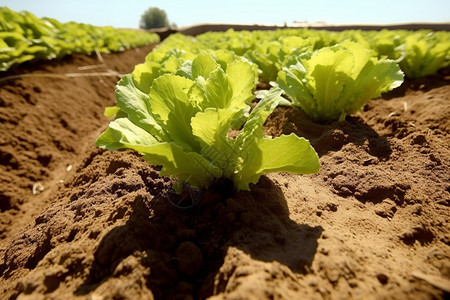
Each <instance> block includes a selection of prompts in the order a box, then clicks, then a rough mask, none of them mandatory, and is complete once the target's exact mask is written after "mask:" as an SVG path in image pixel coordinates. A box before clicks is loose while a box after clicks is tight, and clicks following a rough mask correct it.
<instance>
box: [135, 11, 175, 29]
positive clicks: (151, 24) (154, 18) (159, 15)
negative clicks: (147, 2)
mask: <svg viewBox="0 0 450 300" xmlns="http://www.w3.org/2000/svg"><path fill="white" fill-rule="evenodd" d="M139 27H141V28H144V29H152V28H162V27H169V19H168V18H167V14H166V12H165V11H164V10H162V9H160V8H158V7H150V8H148V9H147V10H146V11H145V12H144V13H143V14H142V16H141V21H140V23H139Z"/></svg>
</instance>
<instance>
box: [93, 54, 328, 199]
mask: <svg viewBox="0 0 450 300" xmlns="http://www.w3.org/2000/svg"><path fill="white" fill-rule="evenodd" d="M187 66H189V67H187ZM187 66H185V67H184V69H183V72H182V74H184V76H179V75H174V74H164V75H162V76H160V77H158V78H156V79H155V80H154V81H153V83H152V85H151V87H150V91H149V94H145V93H143V92H142V91H141V90H140V89H138V88H137V87H136V85H135V82H134V80H133V78H132V76H131V75H126V76H124V77H123V78H122V79H121V81H120V82H119V84H118V87H117V90H116V100H117V109H116V111H117V110H118V113H117V116H121V117H119V118H117V119H116V120H114V121H112V122H111V123H110V124H109V127H108V129H107V130H106V131H105V132H104V133H102V134H101V135H100V136H99V138H98V139H97V142H96V144H97V146H100V147H104V148H106V149H109V150H117V149H123V148H128V149H134V150H135V151H137V152H139V153H140V154H142V155H143V158H144V159H145V160H147V161H148V162H149V163H151V164H155V165H162V170H161V175H169V176H171V177H174V178H177V179H178V181H177V185H176V186H175V187H174V188H175V190H176V191H181V187H182V185H183V184H184V183H187V184H189V185H190V186H192V187H208V186H209V185H210V184H212V183H213V182H214V180H215V179H219V178H223V177H224V178H229V179H231V180H232V181H233V183H234V186H235V188H236V189H237V190H248V189H249V184H250V183H256V182H257V181H258V179H259V177H260V176H261V175H262V174H265V173H269V172H275V171H287V172H292V173H315V172H317V171H318V170H319V159H318V156H317V154H316V152H315V151H314V149H313V148H312V147H311V145H310V144H309V142H308V141H307V140H305V139H304V138H299V137H297V136H296V135H294V134H291V135H289V136H281V137H278V138H274V139H272V138H270V137H265V136H264V132H263V127H262V126H263V124H264V122H265V120H266V118H267V117H268V116H269V114H270V113H271V112H272V111H273V110H274V109H275V107H276V106H277V104H278V102H279V101H280V100H281V93H282V91H281V90H280V89H278V88H274V89H272V90H271V91H270V92H269V93H267V95H266V96H265V97H264V98H263V99H261V100H260V101H259V103H258V104H257V105H256V107H255V108H254V109H253V110H252V111H251V112H250V113H248V111H249V101H251V100H252V99H253V98H254V96H253V93H252V91H253V89H254V87H255V78H254V76H255V75H254V71H253V67H252V65H251V64H250V63H248V62H245V61H239V60H238V61H234V62H231V63H228V64H227V66H226V71H225V70H224V69H223V68H222V67H221V66H220V64H219V63H217V62H216V61H215V60H214V59H213V57H212V56H211V55H209V54H206V53H202V54H200V55H199V56H197V57H196V58H195V59H194V60H193V61H192V63H191V64H187ZM232 133H233V134H232ZM233 136H234V137H233Z"/></svg>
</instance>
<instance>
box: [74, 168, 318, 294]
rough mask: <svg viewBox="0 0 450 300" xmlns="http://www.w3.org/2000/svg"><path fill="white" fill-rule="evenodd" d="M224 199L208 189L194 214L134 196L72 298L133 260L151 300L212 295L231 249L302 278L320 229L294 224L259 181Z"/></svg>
mask: <svg viewBox="0 0 450 300" xmlns="http://www.w3.org/2000/svg"><path fill="white" fill-rule="evenodd" d="M223 195H224V194H223V192H220V189H219V192H218V190H217V189H215V188H214V187H213V188H210V189H209V190H208V191H206V192H205V194H204V195H203V197H202V198H201V200H200V201H199V204H198V205H197V206H196V207H195V208H192V209H186V210H182V209H177V208H174V207H173V206H172V205H171V204H170V203H169V201H167V199H165V198H164V197H163V196H162V195H160V196H155V197H154V198H153V199H151V200H149V199H146V198H144V197H142V196H140V197H139V196H138V197H136V198H135V200H134V202H132V204H131V207H132V211H133V213H132V215H131V217H130V219H129V220H128V221H127V222H126V224H125V225H123V226H118V227H115V228H114V229H113V230H111V231H110V232H109V233H108V234H107V235H106V236H105V237H104V238H103V239H102V240H101V242H100V243H99V246H98V248H97V251H96V253H95V261H94V263H93V265H92V267H91V269H90V273H89V276H88V279H87V280H86V281H85V282H84V283H83V284H81V285H80V286H79V287H78V289H77V291H76V294H77V295H85V294H88V293H90V292H91V291H93V290H95V289H96V288H97V287H98V286H99V285H100V284H102V283H104V282H105V281H107V280H108V279H109V278H111V277H118V276H122V275H124V274H122V273H121V272H124V271H123V268H118V265H119V264H120V263H121V262H122V261H124V260H125V259H126V258H127V257H129V256H132V255H133V256H137V257H139V260H140V264H141V265H142V266H144V268H145V269H147V270H150V271H149V273H150V275H145V280H146V285H147V287H148V288H149V289H150V290H151V291H152V293H153V296H154V297H155V299H167V298H169V299H172V298H177V299H178V298H179V299H182V298H185V297H193V298H194V299H203V298H207V297H209V296H211V295H212V294H213V290H214V281H215V277H216V275H217V274H218V273H219V269H220V267H221V266H222V265H223V264H224V259H225V255H226V253H227V250H228V249H229V248H230V247H235V248H237V249H240V250H242V251H243V252H245V253H246V254H248V255H249V256H250V257H251V258H252V259H255V260H259V261H263V262H273V261H277V262H279V263H281V264H283V265H285V266H287V267H289V268H290V269H291V270H292V271H293V272H296V273H305V272H306V270H307V269H308V267H309V266H311V264H312V261H313V259H314V255H315V253H316V249H317V240H318V238H319V237H320V235H321V233H322V231H323V229H322V228H321V227H311V226H308V225H306V224H297V223H295V222H294V221H292V220H291V219H290V218H289V212H288V208H287V203H286V200H285V198H284V196H283V193H282V191H281V189H280V188H279V187H277V186H276V185H275V184H274V183H273V182H271V181H270V180H269V179H267V178H265V177H264V176H263V177H261V179H260V181H259V183H258V184H257V185H254V186H253V187H252V190H251V192H239V193H237V194H235V195H234V196H232V197H223ZM118 269H120V270H119V271H118ZM125 275H126V274H125ZM216 291H217V289H216Z"/></svg>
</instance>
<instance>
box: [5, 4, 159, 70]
mask: <svg viewBox="0 0 450 300" xmlns="http://www.w3.org/2000/svg"><path fill="white" fill-rule="evenodd" d="M158 41H159V37H158V35H156V34H151V33H148V32H145V31H138V30H125V29H115V28H113V27H111V26H106V27H98V26H93V25H88V24H81V23H75V22H68V23H60V22H58V21H57V20H55V19H51V18H42V19H40V18H38V17H36V16H35V15H33V14H32V13H30V12H27V11H23V12H20V13H17V12H15V11H12V10H11V9H9V8H7V7H0V71H6V70H8V69H9V68H11V67H12V66H14V65H19V64H21V63H24V62H27V61H36V60H49V59H55V58H61V57H64V56H65V55H68V54H71V53H81V54H91V53H93V52H95V51H98V52H101V53H108V52H117V51H124V50H126V49H130V48H134V47H139V46H143V45H148V44H151V43H155V42H158Z"/></svg>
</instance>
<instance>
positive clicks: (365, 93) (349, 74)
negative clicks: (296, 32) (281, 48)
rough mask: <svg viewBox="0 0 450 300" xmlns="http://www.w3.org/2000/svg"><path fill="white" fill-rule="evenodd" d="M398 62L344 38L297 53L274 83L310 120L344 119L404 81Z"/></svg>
mask: <svg viewBox="0 0 450 300" xmlns="http://www.w3.org/2000/svg"><path fill="white" fill-rule="evenodd" d="M403 77H404V76H403V72H402V71H401V70H400V68H399V66H398V65H397V63H395V62H394V61H392V60H388V59H384V58H381V59H378V58H376V57H374V56H372V53H371V51H370V50H368V49H366V48H364V47H363V46H361V45H359V44H357V43H354V42H350V41H346V42H342V43H341V44H338V45H335V46H331V47H325V48H322V49H320V50H318V51H315V52H313V53H305V54H303V55H300V56H299V57H298V59H297V63H296V64H293V65H291V66H289V67H284V68H283V69H282V70H281V71H280V72H279V73H278V78H277V81H276V82H277V84H278V86H279V87H280V88H282V89H283V90H284V92H285V93H286V95H287V96H288V97H289V98H290V99H291V101H292V105H294V106H299V107H300V108H301V109H302V110H304V111H305V112H306V113H307V114H308V115H309V116H310V117H311V118H312V119H313V120H316V121H335V120H343V119H345V117H346V116H347V115H349V114H352V113H355V112H357V111H358V110H360V109H361V108H362V107H363V106H364V105H365V104H366V103H367V102H369V100H371V99H373V98H376V97H379V96H381V94H382V93H383V92H387V91H390V90H392V89H394V88H396V87H398V86H400V85H401V84H402V82H403Z"/></svg>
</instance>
